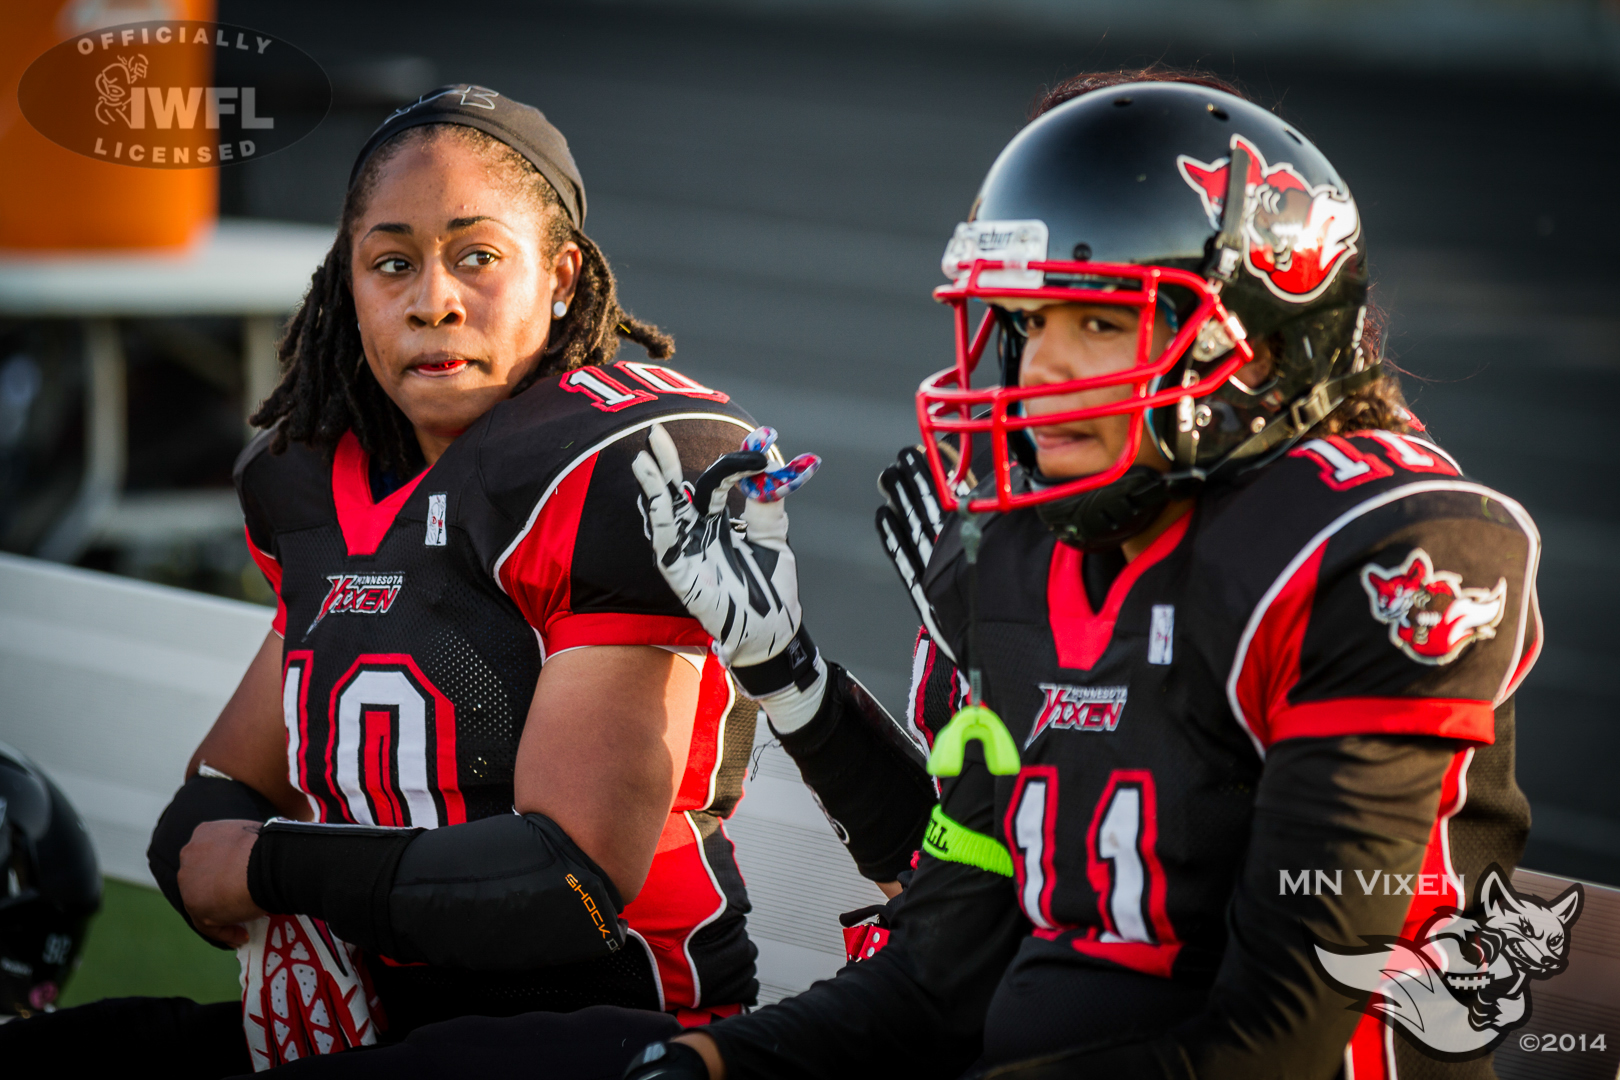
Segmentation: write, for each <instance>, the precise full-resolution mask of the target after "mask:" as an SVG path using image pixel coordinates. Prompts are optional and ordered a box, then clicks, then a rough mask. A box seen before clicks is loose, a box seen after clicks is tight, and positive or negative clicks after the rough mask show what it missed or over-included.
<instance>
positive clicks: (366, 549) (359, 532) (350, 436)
mask: <svg viewBox="0 0 1620 1080" xmlns="http://www.w3.org/2000/svg"><path fill="white" fill-rule="evenodd" d="M431 468H432V466H427V467H425V468H423V470H422V471H421V472H419V473H417V474H416V475H415V476H414V477H412V478H411V479H410V480H408V481H407V482H406V483H404V484H403V485H401V486H400V488H399V489H398V490H397V491H395V492H394V493H393V494H392V495H389V496H388V497H387V498H386V499H383V500H382V501H380V502H373V501H372V499H371V462H370V457H369V456H368V455H367V454H366V452H365V450H363V449H362V448H361V446H360V440H359V439H357V438H355V434H354V432H352V431H346V432H344V433H343V438H341V439H339V440H338V444H337V452H336V453H335V454H334V455H333V456H332V505H333V506H334V507H335V508H336V509H337V519H338V526H339V527H340V528H342V530H343V544H344V546H345V547H346V548H348V550H349V554H350V555H375V554H376V553H377V548H378V547H379V546H380V545H381V544H382V541H383V537H384V536H387V535H388V530H389V528H390V527H391V526H392V525H393V524H394V518H395V517H397V516H398V515H399V512H400V509H401V508H403V507H404V505H405V503H406V501H407V500H409V499H410V497H411V493H412V492H413V491H415V490H416V485H417V484H419V483H421V480H422V477H424V476H426V475H427V474H428V472H429V471H430V469H431Z"/></svg>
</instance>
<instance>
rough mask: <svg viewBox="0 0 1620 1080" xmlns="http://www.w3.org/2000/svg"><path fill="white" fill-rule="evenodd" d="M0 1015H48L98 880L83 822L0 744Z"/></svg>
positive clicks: (91, 910) (96, 900)
mask: <svg viewBox="0 0 1620 1080" xmlns="http://www.w3.org/2000/svg"><path fill="white" fill-rule="evenodd" d="M0 875H3V877H0V1014H10V1015H18V1016H28V1015H30V1014H32V1013H36V1012H39V1011H41V1010H43V1009H46V1008H48V1007H50V1006H51V1005H52V1004H53V1003H54V1002H55V1001H56V999H57V997H58V995H60V993H61V991H62V986H63V984H64V983H66V982H67V979H68V976H69V975H71V974H72V972H73V967H74V964H75V962H76V961H77V960H78V956H79V950H80V949H81V948H82V947H83V945H84V938H85V931H86V930H87V929H88V927H89V924H90V917H91V916H92V915H94V914H95V913H96V911H97V910H98V909H99V908H100V907H101V872H100V870H99V869H98V867H97V865H96V853H95V849H94V848H93V847H91V844H90V834H89V833H88V832H86V831H85V828H84V822H83V821H82V820H80V818H79V815H78V812H77V811H75V810H74V809H73V805H72V804H71V803H69V802H68V800H67V796H65V795H63V794H62V792H61V790H60V789H59V788H57V786H56V785H55V784H53V783H51V781H50V779H49V778H48V777H46V775H45V774H44V773H43V772H41V771H40V769H39V768H38V766H36V765H34V764H33V763H32V762H31V761H29V760H28V759H27V758H26V757H24V756H23V755H22V754H21V753H19V752H18V751H16V750H13V749H12V748H11V747H9V746H6V745H5V744H4V743H0Z"/></svg>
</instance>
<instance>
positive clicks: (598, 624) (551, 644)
mask: <svg viewBox="0 0 1620 1080" xmlns="http://www.w3.org/2000/svg"><path fill="white" fill-rule="evenodd" d="M542 633H543V634H544V635H545V639H546V655H547V656H549V655H551V654H552V653H555V652H560V651H562V650H563V649H577V648H579V647H581V646H583V645H695V646H697V647H698V648H700V649H706V648H708V647H709V641H710V640H711V639H710V637H709V634H708V631H706V630H704V629H703V624H702V623H699V622H698V621H697V620H696V619H691V618H683V617H681V616H678V615H635V614H631V613H628V612H623V613H621V612H614V611H604V612H585V613H583V614H580V615H573V614H565V615H564V616H562V617H561V618H557V619H554V620H552V622H551V624H550V625H549V626H547V627H546V628H545V630H544V631H542Z"/></svg>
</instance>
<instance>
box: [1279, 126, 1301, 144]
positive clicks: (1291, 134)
mask: <svg viewBox="0 0 1620 1080" xmlns="http://www.w3.org/2000/svg"><path fill="white" fill-rule="evenodd" d="M1283 134H1284V135H1287V136H1288V137H1289V138H1290V139H1293V140H1294V141H1295V142H1297V143H1299V145H1301V146H1304V145H1305V140H1304V139H1302V138H1300V137H1299V132H1297V131H1295V130H1294V129H1293V128H1291V127H1285V128H1283Z"/></svg>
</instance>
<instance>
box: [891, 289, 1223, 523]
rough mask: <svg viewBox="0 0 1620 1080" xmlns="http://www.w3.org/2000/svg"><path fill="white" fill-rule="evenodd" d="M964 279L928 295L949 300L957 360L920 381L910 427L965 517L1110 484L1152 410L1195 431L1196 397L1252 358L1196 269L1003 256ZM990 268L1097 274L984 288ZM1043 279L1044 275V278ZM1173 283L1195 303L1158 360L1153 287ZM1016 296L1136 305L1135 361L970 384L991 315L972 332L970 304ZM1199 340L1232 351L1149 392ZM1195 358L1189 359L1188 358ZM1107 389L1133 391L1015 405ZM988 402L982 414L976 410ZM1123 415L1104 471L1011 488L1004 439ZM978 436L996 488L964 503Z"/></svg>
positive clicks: (944, 495)
mask: <svg viewBox="0 0 1620 1080" xmlns="http://www.w3.org/2000/svg"><path fill="white" fill-rule="evenodd" d="M957 270H958V272H959V273H962V275H963V276H961V277H958V279H957V280H956V281H955V282H954V283H952V284H950V285H943V286H941V287H940V288H938V289H936V290H934V299H936V300H938V301H940V302H941V303H946V304H950V305H951V308H952V314H953V316H954V317H955V322H956V365H955V366H954V367H949V368H946V369H945V370H943V371H940V372H937V373H935V374H934V375H931V376H929V377H928V378H927V379H924V380H923V383H922V385H921V386H920V387H918V389H917V423H918V426H919V427H920V428H921V429H922V434H923V448H924V450H925V451H926V452H927V454H928V463H929V466H930V468H931V469H932V470H933V474H934V483H935V484H936V486H937V487H938V490H939V496H940V503H941V504H942V505H943V506H944V508H945V509H946V510H947V511H952V510H956V509H957V508H958V506H960V505H961V504H962V502H963V501H966V504H967V506H966V508H967V510H968V512H970V513H985V512H989V511H993V510H994V511H1007V510H1016V509H1019V508H1021V507H1026V506H1034V505H1036V504H1038V503H1044V502H1053V501H1056V500H1058V499H1064V498H1068V497H1069V496H1072V495H1077V494H1079V493H1081V492H1083V491H1091V490H1094V489H1096V488H1100V487H1103V486H1104V485H1107V484H1111V483H1113V482H1114V481H1115V480H1117V479H1119V478H1120V477H1121V476H1123V475H1124V474H1125V471H1126V470H1127V469H1129V468H1130V467H1131V465H1132V463H1133V462H1135V460H1136V454H1137V450H1138V449H1139V448H1140V447H1141V444H1142V438H1143V435H1144V432H1145V430H1146V426H1147V425H1146V419H1145V417H1146V414H1147V411H1148V410H1149V409H1155V408H1168V407H1171V406H1175V408H1176V409H1177V417H1178V423H1179V424H1180V425H1184V430H1188V431H1191V430H1192V423H1193V421H1192V417H1193V402H1194V401H1195V400H1196V399H1198V398H1201V397H1207V396H1208V395H1210V394H1213V393H1214V392H1215V391H1217V390H1219V389H1220V388H1221V387H1222V386H1224V385H1225V384H1226V381H1227V379H1229V378H1230V377H1232V376H1233V375H1234V374H1236V372H1237V371H1238V370H1239V369H1240V368H1242V367H1243V366H1244V365H1245V364H1248V363H1250V362H1251V361H1252V360H1253V359H1254V350H1253V348H1252V347H1251V346H1250V345H1249V343H1248V342H1247V341H1246V340H1244V331H1243V326H1242V324H1241V323H1240V322H1239V321H1238V320H1237V319H1236V318H1235V317H1233V316H1232V315H1231V313H1229V312H1228V311H1227V310H1226V308H1225V307H1224V306H1223V305H1222V304H1221V301H1220V287H1219V286H1218V285H1216V284H1212V283H1211V282H1209V281H1207V280H1205V279H1204V278H1202V277H1200V276H1199V275H1197V274H1194V273H1191V272H1189V271H1186V270H1176V269H1173V268H1171V267H1167V266H1131V265H1123V264H1114V263H1093V262H1059V261H1047V260H1042V261H1031V262H1027V263H1012V262H1006V261H1001V260H987V259H978V260H975V261H973V262H971V263H968V262H962V263H959V264H957ZM996 271H1002V272H1004V273H1005V272H1008V271H1011V272H1044V276H1058V277H1062V278H1070V277H1083V278H1087V279H1096V280H1098V281H1099V283H1098V284H1097V285H1095V286H1093V287H1089V288H1081V287H1074V286H1070V285H1062V286H1052V285H1046V284H1041V285H1036V286H1034V287H1031V288H1011V287H1007V286H1005V285H1002V286H986V285H984V284H981V282H980V278H981V277H982V276H983V275H985V274H987V273H992V272H996ZM1044 276H1043V280H1044ZM1167 285H1170V286H1176V287H1178V288H1180V289H1183V290H1186V291H1187V292H1189V293H1191V294H1193V296H1194V297H1196V299H1197V304H1196V306H1195V307H1194V308H1193V310H1192V312H1191V313H1190V314H1189V315H1188V316H1187V318H1186V319H1185V320H1184V321H1183V322H1182V328H1181V329H1180V330H1179V331H1178V332H1177V333H1176V335H1175V337H1174V338H1173V339H1172V340H1171V341H1170V343H1169V344H1168V345H1166V346H1165V347H1164V350H1163V351H1162V352H1160V353H1159V355H1158V356H1157V357H1155V356H1153V324H1154V316H1155V314H1156V312H1157V310H1158V307H1159V303H1160V296H1161V293H1160V290H1161V289H1163V288H1164V287H1165V286H1167ZM1012 297H1016V298H1018V299H1023V300H1039V301H1043V302H1046V303H1092V304H1111V305H1115V306H1120V307H1133V308H1135V309H1136V310H1137V314H1138V324H1137V325H1138V333H1137V341H1136V363H1135V364H1134V365H1132V366H1131V367H1128V368H1124V369H1122V370H1120V371H1114V372H1109V373H1108V374H1106V375H1094V376H1091V377H1089V378H1084V379H1070V380H1068V381H1067V382H1060V383H1051V384H1048V385H1044V386H1029V387H1021V386H998V387H992V388H988V389H983V390H975V389H972V386H973V372H974V369H976V368H977V367H978V366H979V360H980V358H981V357H982V356H983V355H984V350H985V347H986V346H987V345H988V344H989V341H990V332H991V329H992V327H993V325H994V322H995V314H994V313H993V312H991V313H987V314H986V315H985V317H984V319H983V321H981V322H980V323H979V326H978V329H977V330H970V326H969V319H968V310H967V305H968V301H969V300H971V299H974V298H977V299H980V300H984V301H986V302H989V303H994V302H995V301H996V300H998V299H1001V300H1005V299H1008V298H1012ZM1201 336H1202V337H1203V338H1204V340H1205V342H1206V344H1207V345H1208V346H1209V347H1210V348H1211V349H1212V350H1213V351H1212V352H1211V359H1212V360H1213V358H1214V357H1215V356H1218V355H1220V354H1221V353H1227V352H1228V350H1230V352H1229V354H1228V355H1227V356H1226V359H1225V360H1224V361H1222V362H1221V363H1220V364H1218V365H1216V366H1214V367H1212V368H1210V370H1208V371H1205V372H1202V373H1199V372H1197V371H1195V370H1194V364H1192V363H1189V364H1188V365H1187V367H1186V374H1185V375H1184V376H1183V381H1184V383H1185V385H1181V386H1174V387H1170V388H1168V389H1163V390H1158V391H1156V392H1155V391H1153V386H1154V383H1155V381H1156V380H1158V379H1160V378H1162V377H1163V376H1164V375H1165V373H1166V372H1168V371H1170V370H1171V369H1172V368H1174V367H1175V366H1176V365H1177V363H1178V362H1179V361H1180V360H1181V358H1182V357H1183V355H1185V354H1186V353H1187V352H1188V350H1189V349H1192V348H1193V346H1194V345H1195V343H1197V342H1199V340H1200V337H1201ZM1194 359H1195V360H1196V357H1195V358H1194ZM1111 386H1129V387H1130V388H1131V395H1130V396H1129V397H1127V398H1125V399H1123V400H1121V401H1114V402H1109V403H1107V404H1103V405H1091V406H1086V407H1084V408H1079V409H1070V410H1068V411H1066V412H1056V413H1045V414H1043V415H1040V416H1024V415H1020V414H1021V412H1022V407H1021V406H1022V403H1023V402H1025V401H1028V400H1030V399H1032V398H1039V397H1051V396H1061V395H1067V394H1075V393H1080V392H1083V391H1088V390H1097V389H1101V388H1104V387H1111ZM986 405H988V406H989V411H988V413H986V412H985V411H984V409H983V408H982V406H986ZM1119 415H1128V416H1130V417H1131V425H1130V434H1129V436H1128V438H1127V439H1126V442H1125V446H1124V448H1123V449H1122V450H1121V451H1120V454H1119V457H1118V458H1116V459H1115V460H1114V463H1113V464H1112V465H1111V466H1109V467H1108V468H1107V469H1105V470H1103V471H1102V472H1099V473H1094V474H1092V475H1090V476H1082V477H1078V478H1075V479H1072V480H1065V481H1062V482H1059V483H1051V484H1047V485H1042V486H1040V487H1035V488H1032V489H1031V490H1027V491H1014V490H1013V484H1012V475H1011V470H1012V461H1011V454H1010V450H1009V447H1008V435H1009V434H1010V433H1012V432H1016V431H1022V430H1024V429H1027V428H1032V427H1045V426H1049V425H1054V424H1067V423H1073V422H1075V421H1081V420H1092V419H1096V418H1098V417H1103V416H1119ZM981 433H982V434H984V435H985V436H987V437H988V438H989V439H990V446H991V450H992V454H993V459H994V462H995V487H994V494H993V496H991V497H988V498H986V497H980V498H973V499H970V500H963V499H960V498H959V497H958V494H957V493H958V491H959V489H960V487H961V485H963V483H964V481H965V479H966V477H967V473H968V469H969V466H970V464H971V462H972V459H973V450H974V446H973V438H974V436H976V435H979V434H981ZM950 434H956V435H960V437H961V451H962V453H961V456H960V457H959V458H958V459H957V460H956V462H955V463H954V464H951V465H949V467H948V466H947V462H946V461H945V460H944V457H943V456H942V455H941V453H940V446H939V440H940V439H941V438H942V437H943V436H945V435H950Z"/></svg>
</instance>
